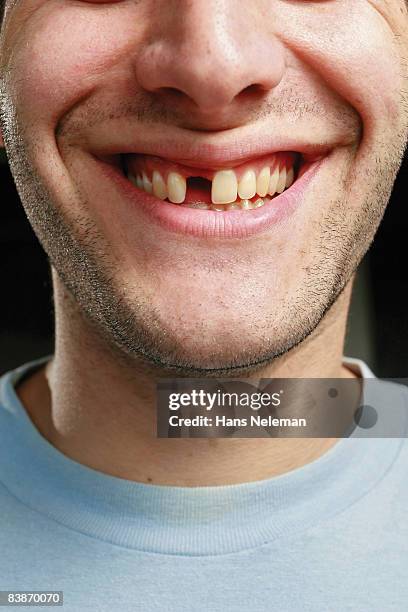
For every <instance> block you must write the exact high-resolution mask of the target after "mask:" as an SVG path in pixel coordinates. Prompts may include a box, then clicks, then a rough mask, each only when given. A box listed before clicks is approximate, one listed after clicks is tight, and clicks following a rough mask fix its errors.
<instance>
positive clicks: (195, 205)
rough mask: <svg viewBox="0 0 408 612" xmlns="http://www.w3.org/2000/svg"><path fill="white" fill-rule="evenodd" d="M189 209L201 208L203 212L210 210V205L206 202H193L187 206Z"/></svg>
mask: <svg viewBox="0 0 408 612" xmlns="http://www.w3.org/2000/svg"><path fill="white" fill-rule="evenodd" d="M185 206H187V207H188V208H200V209H201V210H210V206H209V204H206V203H205V202H193V203H191V204H185Z"/></svg>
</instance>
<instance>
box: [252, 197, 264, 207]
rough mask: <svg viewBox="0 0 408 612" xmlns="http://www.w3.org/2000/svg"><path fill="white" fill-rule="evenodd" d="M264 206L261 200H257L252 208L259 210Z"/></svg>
mask: <svg viewBox="0 0 408 612" xmlns="http://www.w3.org/2000/svg"><path fill="white" fill-rule="evenodd" d="M264 204H265V202H264V201H263V200H262V198H259V200H256V202H255V203H254V204H253V208H260V207H261V206H263V205H264Z"/></svg>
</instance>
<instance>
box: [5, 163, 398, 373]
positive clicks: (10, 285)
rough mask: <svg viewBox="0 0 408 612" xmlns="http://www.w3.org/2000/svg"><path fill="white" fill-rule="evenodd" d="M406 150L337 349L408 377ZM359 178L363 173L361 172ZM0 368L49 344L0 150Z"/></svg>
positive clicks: (45, 305) (41, 280) (42, 282)
mask: <svg viewBox="0 0 408 612" xmlns="http://www.w3.org/2000/svg"><path fill="white" fill-rule="evenodd" d="M407 168H408V156H406V157H405V161H404V164H403V166H402V169H401V171H400V173H399V176H398V179H397V182H396V184H395V188H394V192H393V195H392V198H391V201H390V204H389V206H388V208H387V212H386V214H385V218H384V220H383V222H382V225H381V227H380V230H379V232H378V234H377V237H376V239H375V242H374V244H373V246H372V247H371V249H370V251H369V252H368V254H367V256H366V257H365V259H364V261H363V263H362V265H361V266H360V270H359V274H358V279H357V283H356V285H355V289H354V295H353V303H352V308H351V311H350V316H349V326H348V333H347V345H346V351H345V354H346V355H348V356H351V357H359V358H362V359H364V360H365V361H366V362H367V363H368V364H369V366H370V367H371V368H372V369H373V370H374V372H375V374H377V376H381V377H390V378H391V377H392V378H397V377H408V349H407V346H408V316H407V296H408V274H407V246H408V244H407V243H408V208H407V204H408V202H407V199H408V198H407V193H408V180H407V174H408V173H407ZM361 179H362V180H364V177H361ZM0 189H1V192H0V193H1V196H0V271H1V294H0V295H1V298H0V374H1V373H2V372H5V371H7V370H9V369H11V368H14V367H16V366H18V365H21V364H23V363H24V362H26V361H29V360H31V359H35V358H37V357H41V356H43V355H47V354H49V353H51V352H52V351H53V339H52V337H53V309H52V299H51V280H50V274H49V266H48V263H47V258H46V256H45V254H44V252H43V250H42V248H41V246H40V245H39V243H38V241H37V239H36V237H35V235H34V233H33V231H32V230H31V227H30V225H29V224H28V221H27V219H26V217H25V213H24V210H23V208H22V206H21V204H20V201H19V198H18V195H17V192H16V190H15V187H14V183H13V180H12V178H11V175H10V172H9V169H8V166H7V163H6V160H5V157H4V155H2V156H1V157H0Z"/></svg>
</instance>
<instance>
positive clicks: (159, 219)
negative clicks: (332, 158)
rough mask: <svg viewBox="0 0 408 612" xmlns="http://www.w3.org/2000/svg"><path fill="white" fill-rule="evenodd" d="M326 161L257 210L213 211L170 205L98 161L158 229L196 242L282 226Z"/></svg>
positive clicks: (245, 235) (310, 166) (313, 165)
mask: <svg viewBox="0 0 408 612" xmlns="http://www.w3.org/2000/svg"><path fill="white" fill-rule="evenodd" d="M326 160H327V157H325V158H323V159H320V160H319V161H316V162H313V163H311V164H308V166H307V167H306V168H304V169H303V171H302V172H303V173H302V175H301V176H300V177H299V178H298V179H297V180H296V182H295V183H294V184H293V185H292V187H290V188H289V189H288V190H287V191H284V192H283V193H282V194H281V195H279V196H276V197H275V198H274V199H273V200H272V201H271V202H269V203H267V204H265V205H264V206H262V207H260V208H255V209H250V210H228V211H225V212H223V211H221V212H218V211H213V210H202V209H195V208H189V207H187V206H180V205H177V204H169V203H168V202H164V201H162V200H159V199H158V198H156V197H154V196H152V195H150V194H148V193H146V192H144V191H141V190H140V189H137V187H135V186H134V185H133V184H132V183H131V182H130V181H128V179H127V178H126V177H125V176H124V175H123V174H122V172H121V170H120V169H119V168H116V167H114V166H112V165H110V164H108V163H106V162H103V161H102V160H100V159H98V160H97V161H98V162H100V166H101V168H102V171H103V172H104V174H105V175H106V176H107V177H108V178H110V179H111V180H112V181H113V182H114V183H115V184H116V185H117V187H118V188H119V191H120V193H121V195H122V197H123V198H124V199H125V201H127V202H128V203H129V204H130V205H131V206H132V207H137V208H138V209H139V210H141V211H142V212H143V213H144V214H145V215H146V217H148V219H149V220H150V221H152V222H153V223H155V224H157V225H159V226H160V227H162V228H164V229H166V230H168V231H171V232H174V233H177V234H184V235H188V236H193V237H195V238H220V239H228V238H248V237H251V236H254V235H256V234H261V233H263V232H266V231H268V229H270V228H271V227H272V226H274V225H277V224H279V223H282V222H283V221H285V220H286V219H287V218H289V217H290V216H291V215H293V214H294V212H295V211H296V210H297V209H298V208H299V207H300V206H301V205H302V203H303V201H304V199H305V193H306V190H307V188H308V186H309V185H310V183H311V182H312V180H313V179H314V177H315V175H316V174H317V172H318V171H319V169H320V168H321V166H322V165H323V163H324V162H325V161H326Z"/></svg>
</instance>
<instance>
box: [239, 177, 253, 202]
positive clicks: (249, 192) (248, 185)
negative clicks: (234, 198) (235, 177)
mask: <svg viewBox="0 0 408 612" xmlns="http://www.w3.org/2000/svg"><path fill="white" fill-rule="evenodd" d="M255 194H256V174H255V172H254V171H253V170H247V172H245V174H244V175H243V177H242V178H241V180H240V181H239V184H238V195H239V197H240V198H242V199H243V200H246V199H248V200H249V198H253V197H254V195H255Z"/></svg>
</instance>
